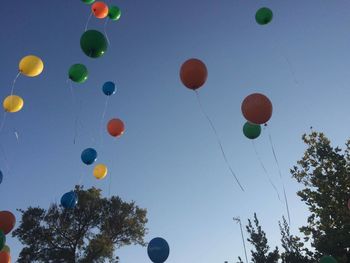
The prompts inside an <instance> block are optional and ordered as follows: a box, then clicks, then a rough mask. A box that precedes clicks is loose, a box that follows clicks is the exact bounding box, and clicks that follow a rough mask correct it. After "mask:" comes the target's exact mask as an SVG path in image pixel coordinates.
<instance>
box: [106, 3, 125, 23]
mask: <svg viewBox="0 0 350 263" xmlns="http://www.w3.org/2000/svg"><path fill="white" fill-rule="evenodd" d="M121 14H122V12H121V11H120V9H119V7H117V6H110V7H109V11H108V17H109V19H111V20H114V21H117V20H119V18H120V16H121Z"/></svg>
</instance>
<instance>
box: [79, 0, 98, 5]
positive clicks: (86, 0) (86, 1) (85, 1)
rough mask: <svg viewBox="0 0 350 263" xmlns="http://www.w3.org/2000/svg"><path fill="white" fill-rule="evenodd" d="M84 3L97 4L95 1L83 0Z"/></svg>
mask: <svg viewBox="0 0 350 263" xmlns="http://www.w3.org/2000/svg"><path fill="white" fill-rule="evenodd" d="M81 1H83V2H84V3H85V4H88V5H91V4H92V3H93V2H95V0H81Z"/></svg>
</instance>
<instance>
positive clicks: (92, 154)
mask: <svg viewBox="0 0 350 263" xmlns="http://www.w3.org/2000/svg"><path fill="white" fill-rule="evenodd" d="M96 159H97V152H96V150H95V149H93V148H87V149H85V150H84V151H83V152H82V153H81V160H82V161H83V163H85V164H87V165H90V164H93V163H94V162H95V161H96Z"/></svg>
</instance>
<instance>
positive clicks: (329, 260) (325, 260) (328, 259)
mask: <svg viewBox="0 0 350 263" xmlns="http://www.w3.org/2000/svg"><path fill="white" fill-rule="evenodd" d="M320 263H338V261H337V260H336V259H335V258H334V257H332V256H323V257H322V258H321V260H320Z"/></svg>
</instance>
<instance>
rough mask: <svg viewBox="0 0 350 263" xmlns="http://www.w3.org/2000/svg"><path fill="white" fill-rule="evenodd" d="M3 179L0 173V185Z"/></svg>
mask: <svg viewBox="0 0 350 263" xmlns="http://www.w3.org/2000/svg"><path fill="white" fill-rule="evenodd" d="M3 178H4V175H3V174H2V172H1V171H0V184H1V183H2V179H3Z"/></svg>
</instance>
